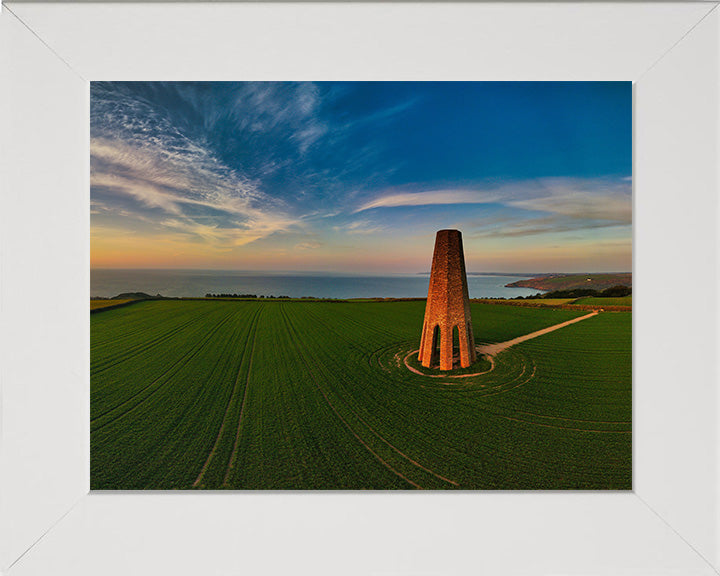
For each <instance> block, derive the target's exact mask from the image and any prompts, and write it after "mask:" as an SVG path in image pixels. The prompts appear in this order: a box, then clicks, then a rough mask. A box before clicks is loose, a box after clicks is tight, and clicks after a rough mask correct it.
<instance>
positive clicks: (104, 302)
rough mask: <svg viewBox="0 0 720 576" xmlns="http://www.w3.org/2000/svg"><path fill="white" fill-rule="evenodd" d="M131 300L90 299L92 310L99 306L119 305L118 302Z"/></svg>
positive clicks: (122, 302) (123, 302)
mask: <svg viewBox="0 0 720 576" xmlns="http://www.w3.org/2000/svg"><path fill="white" fill-rule="evenodd" d="M126 302H130V299H128V300H90V310H97V309H98V308H107V307H108V306H117V305H118V304H125V303H126Z"/></svg>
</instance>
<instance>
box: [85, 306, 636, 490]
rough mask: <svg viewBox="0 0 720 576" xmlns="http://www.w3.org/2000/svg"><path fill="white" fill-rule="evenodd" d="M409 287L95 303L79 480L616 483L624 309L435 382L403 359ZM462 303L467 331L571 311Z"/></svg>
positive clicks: (624, 428)
mask: <svg viewBox="0 0 720 576" xmlns="http://www.w3.org/2000/svg"><path fill="white" fill-rule="evenodd" d="M424 305H425V303H424V302H422V301H419V302H392V303H372V302H369V303H359V302H358V303H344V304H336V303H322V302H279V301H270V302H261V301H260V302H257V301H238V302H233V301H202V300H199V301H147V302H140V303H138V304H135V305H133V306H129V307H124V308H118V309H114V310H108V311H106V312H103V313H102V314H94V315H92V316H91V425H90V427H91V487H92V488H93V489H192V488H204V489H256V488H261V489H416V488H428V489H475V488H477V489H513V488H520V489H534V488H542V489H562V488H583V489H601V488H614V489H618V488H620V489H630V488H631V465H630V464H631V460H630V455H631V444H630V438H631V435H630V433H629V432H630V396H631V377H630V358H631V345H630V326H631V321H630V320H631V315H630V313H606V314H600V315H598V316H596V317H593V318H591V319H588V320H584V321H582V322H579V323H577V324H573V325H571V326H568V327H566V328H563V329H561V330H557V331H554V332H552V333H550V334H547V335H545V336H541V337H539V338H536V339H533V340H529V341H527V342H524V343H522V344H520V345H518V346H516V347H513V348H510V349H508V350H506V351H504V352H502V353H500V354H499V355H498V356H497V357H496V359H495V368H494V369H493V370H492V371H491V372H489V373H487V374H484V375H481V376H473V377H468V378H459V379H455V380H453V381H452V382H450V379H445V378H428V377H427V376H421V375H417V374H413V373H411V372H410V371H408V370H407V367H405V365H404V363H403V362H402V358H404V356H405V355H406V354H407V353H408V352H410V351H412V350H416V349H417V347H418V341H419V335H420V329H421V327H422V320H423V312H424ZM471 308H472V314H473V330H474V333H475V337H476V340H477V341H478V342H501V341H505V340H509V339H511V338H514V337H517V336H520V335H522V334H526V333H529V332H533V331H536V330H539V329H541V328H544V327H547V326H550V325H553V324H557V323H559V322H563V321H565V320H568V319H570V318H574V317H577V316H580V315H584V314H585V312H584V311H576V310H567V309H552V308H523V307H514V306H495V305H492V304H482V303H472V304H471ZM481 362H483V360H481Z"/></svg>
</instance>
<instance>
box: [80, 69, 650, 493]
mask: <svg viewBox="0 0 720 576" xmlns="http://www.w3.org/2000/svg"><path fill="white" fill-rule="evenodd" d="M632 100H633V98H632V82H629V81H617V82H610V81H567V82H559V81H557V82H556V81H534V82H510V81H507V82H504V81H497V82H490V81H458V82H453V81H397V82H392V81H317V82H311V81H302V82H300V81H272V82H266V81H237V82H227V81H224V82H190V81H143V82H127V81H92V82H90V119H89V122H90V126H89V130H90V310H89V313H90V488H91V490H100V491H103V490H206V491H208V490H210V491H213V490H225V491H227V490H304V491H305V490H324V491H327V490H345V491H349V490H353V491H354V490H466V491H467V490H623V491H629V490H632V488H633V483H632V397H633V394H632V387H633V382H632V349H633V345H632V272H633V173H632V171H633V101H632ZM83 300H84V298H83ZM642 301H645V300H644V299H643V300H642ZM81 305H82V302H81Z"/></svg>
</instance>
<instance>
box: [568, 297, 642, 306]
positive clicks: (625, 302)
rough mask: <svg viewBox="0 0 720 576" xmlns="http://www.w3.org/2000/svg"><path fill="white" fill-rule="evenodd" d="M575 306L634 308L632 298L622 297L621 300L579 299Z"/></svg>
mask: <svg viewBox="0 0 720 576" xmlns="http://www.w3.org/2000/svg"><path fill="white" fill-rule="evenodd" d="M573 304H578V305H583V306H632V296H622V297H621V298H601V297H597V296H587V297H585V298H578V299H577V300H575V301H574V302H573Z"/></svg>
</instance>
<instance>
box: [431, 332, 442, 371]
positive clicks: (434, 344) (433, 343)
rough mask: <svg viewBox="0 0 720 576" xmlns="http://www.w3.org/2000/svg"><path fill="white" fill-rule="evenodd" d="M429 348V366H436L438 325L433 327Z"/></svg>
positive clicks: (438, 348)
mask: <svg viewBox="0 0 720 576" xmlns="http://www.w3.org/2000/svg"><path fill="white" fill-rule="evenodd" d="M430 345H431V348H430V366H436V365H437V364H438V363H439V362H440V326H438V325H437V324H436V325H435V328H433V333H432V340H431V344H430Z"/></svg>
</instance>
